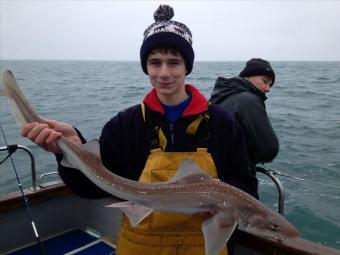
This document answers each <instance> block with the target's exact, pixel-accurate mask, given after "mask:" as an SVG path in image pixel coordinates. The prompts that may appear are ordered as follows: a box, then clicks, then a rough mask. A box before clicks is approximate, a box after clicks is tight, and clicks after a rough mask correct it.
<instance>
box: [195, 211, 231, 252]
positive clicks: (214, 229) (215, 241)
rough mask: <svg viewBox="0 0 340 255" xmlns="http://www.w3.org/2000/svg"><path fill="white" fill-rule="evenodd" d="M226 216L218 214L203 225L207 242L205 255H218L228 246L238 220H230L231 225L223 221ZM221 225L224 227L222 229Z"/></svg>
mask: <svg viewBox="0 0 340 255" xmlns="http://www.w3.org/2000/svg"><path fill="white" fill-rule="evenodd" d="M224 217H225V214H223V213H221V212H218V213H216V214H215V215H214V216H213V217H211V218H209V219H207V220H205V221H204V222H203V223H202V232H203V235H204V240H205V254H209V255H218V254H219V253H220V252H221V251H222V249H223V248H224V247H225V246H226V244H227V241H228V240H229V238H230V236H231V234H232V233H233V232H234V230H235V228H236V225H237V220H236V218H234V220H230V218H229V219H228V222H229V223H230V224H225V223H226V221H225V220H223V218H224ZM221 224H222V225H223V226H224V227H221Z"/></svg>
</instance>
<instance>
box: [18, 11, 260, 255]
mask: <svg viewBox="0 0 340 255" xmlns="http://www.w3.org/2000/svg"><path fill="white" fill-rule="evenodd" d="M173 15H174V13H173V9H172V8H171V7H170V6H167V5H161V6H160V7H159V8H158V9H157V10H156V12H155V14H154V18H155V23H153V24H151V25H150V26H149V27H148V28H147V29H146V30H145V32H144V40H143V43H142V46H141V51H140V59H141V65H142V69H143V71H144V73H145V74H147V75H148V76H149V80H150V83H151V85H152V87H153V88H152V90H151V91H150V92H149V93H148V94H147V95H146V96H145V98H144V100H143V102H142V104H138V105H135V106H132V107H130V108H128V109H126V110H124V111H122V112H120V113H118V114H117V115H116V116H114V117H113V118H112V119H111V120H110V121H109V122H107V124H106V125H105V126H104V128H103V130H102V134H101V137H100V151H101V158H102V161H103V163H104V165H105V166H106V167H107V168H108V169H110V170H111V171H113V172H115V173H116V174H118V175H120V176H123V177H125V178H129V179H132V180H139V181H141V182H159V181H166V180H168V179H169V178H171V177H172V176H173V175H174V174H175V173H176V170H177V169H178V168H179V165H180V163H181V161H183V160H186V159H191V160H193V161H194V162H196V163H197V164H198V165H199V166H200V167H201V168H202V169H203V170H204V171H205V172H207V173H208V174H209V175H211V176H213V177H216V178H219V179H220V180H221V181H225V182H227V183H229V184H232V185H234V186H237V187H238V188H241V189H243V190H245V191H246V192H248V193H250V194H251V195H253V196H257V190H256V187H257V179H256V178H255V177H254V176H252V175H251V173H250V171H249V162H248V154H247V150H246V145H245V140H244V136H243V132H242V129H241V127H240V126H239V124H238V122H237V121H236V120H235V119H234V117H233V116H232V114H230V113H228V112H226V111H224V110H223V108H220V107H219V106H217V105H211V106H209V105H208V102H207V100H206V99H205V98H204V96H203V95H202V94H201V93H200V92H199V91H198V90H197V89H196V88H195V87H194V86H193V85H190V84H185V77H186V75H188V74H189V73H190V72H191V70H192V67H193V62H194V51H193V48H192V35H191V32H190V30H189V28H188V27H187V26H186V25H184V24H183V23H180V22H177V21H173V20H171V18H172V17H173ZM22 135H23V136H26V137H29V138H30V139H31V140H32V141H34V142H35V143H37V144H38V145H40V146H41V147H43V148H44V149H46V150H48V151H52V152H55V153H60V149H59V148H58V146H57V145H56V140H57V139H58V137H60V136H61V135H63V136H65V137H67V138H69V139H70V140H71V141H73V142H74V143H81V142H84V139H83V138H82V137H81V135H80V133H79V131H76V130H75V129H74V128H72V126H70V125H68V124H65V123H60V122H55V121H49V120H48V121H47V124H37V123H31V124H28V125H27V126H26V127H24V129H23V130H22ZM61 157H62V155H60V154H58V155H57V159H58V161H59V162H60V160H61ZM59 173H60V176H61V177H62V179H63V180H64V182H65V183H66V184H67V185H68V186H69V187H70V189H71V190H73V191H74V192H75V193H77V194H79V195H80V196H83V197H88V198H99V197H105V196H108V194H107V193H105V192H103V191H102V190H100V189H99V188H97V187H96V186H95V185H94V184H92V183H91V182H90V181H89V180H88V179H87V178H86V177H85V176H84V175H83V174H82V173H80V171H77V170H75V169H70V168H65V167H63V166H61V165H59ZM254 187H255V188H254ZM208 216H209V215H208V214H207V215H202V214H193V215H190V214H178V213H166V212H154V213H152V214H151V215H150V216H148V217H147V218H145V219H144V220H143V221H142V222H141V223H139V224H138V225H137V226H136V227H132V226H131V225H130V223H129V221H128V219H127V217H125V216H124V217H123V220H122V225H121V231H120V235H119V240H118V245H117V254H118V255H124V254H181V255H184V254H190V255H192V254H199V255H200V254H201V255H203V254H204V238H203V235H202V231H201V223H202V220H203V219H204V217H208ZM221 254H226V249H224V250H223V251H222V252H221Z"/></svg>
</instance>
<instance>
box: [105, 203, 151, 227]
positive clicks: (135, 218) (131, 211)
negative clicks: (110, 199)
mask: <svg viewBox="0 0 340 255" xmlns="http://www.w3.org/2000/svg"><path fill="white" fill-rule="evenodd" d="M106 207H113V208H119V209H121V210H122V211H123V212H124V213H125V214H126V216H127V217H128V218H129V221H130V223H131V225H132V226H136V225H138V224H139V222H141V221H142V220H143V219H144V218H146V217H147V216H148V215H150V214H151V213H152V212H153V210H152V209H150V208H148V207H145V206H142V205H138V204H136V203H134V202H131V201H126V202H120V203H114V204H112V205H107V206H106Z"/></svg>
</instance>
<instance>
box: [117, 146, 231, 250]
mask: <svg viewBox="0 0 340 255" xmlns="http://www.w3.org/2000/svg"><path fill="white" fill-rule="evenodd" d="M186 159H191V160H193V161H195V162H196V164H197V165H199V166H200V167H201V169H202V170H204V171H205V172H206V173H207V174H209V175H210V176H212V177H217V171H216V167H215V164H214V161H213V159H212V157H211V155H210V153H208V152H207V149H206V148H198V149H197V152H163V151H162V150H161V149H155V150H152V151H151V153H150V155H149V157H148V159H147V161H146V164H145V167H144V170H143V172H142V174H141V176H140V178H139V181H141V182H163V181H166V180H168V179H170V178H171V177H172V176H174V175H175V173H176V171H177V169H178V168H179V166H180V163H181V162H182V161H183V160H186ZM201 223H202V217H201V216H199V215H196V214H179V213H171V212H153V213H152V214H151V215H149V216H148V217H146V218H145V219H144V220H143V221H142V222H140V223H139V224H138V225H137V226H136V227H132V226H131V225H130V222H129V220H128V218H127V217H126V216H125V215H124V216H123V220H122V225H121V231H120V235H119V239H118V244H117V255H204V237H203V234H202V230H201ZM220 254H221V255H226V254H227V251H226V248H224V249H223V251H222V252H221V253H220Z"/></svg>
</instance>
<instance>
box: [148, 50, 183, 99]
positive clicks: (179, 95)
mask: <svg viewBox="0 0 340 255" xmlns="http://www.w3.org/2000/svg"><path fill="white" fill-rule="evenodd" d="M146 67H147V70H148V75H149V80H150V82H151V84H152V86H153V87H154V88H155V89H156V91H157V96H158V98H159V100H160V101H161V102H162V103H164V104H167V105H175V104H178V103H180V102H182V101H183V100H185V99H186V98H187V94H186V92H185V75H186V73H187V69H186V65H185V62H184V59H183V57H182V56H181V54H180V53H178V54H174V53H171V52H170V51H169V50H168V51H160V50H154V51H152V52H151V53H150V55H149V57H148V59H147V65H146Z"/></svg>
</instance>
